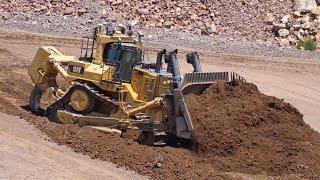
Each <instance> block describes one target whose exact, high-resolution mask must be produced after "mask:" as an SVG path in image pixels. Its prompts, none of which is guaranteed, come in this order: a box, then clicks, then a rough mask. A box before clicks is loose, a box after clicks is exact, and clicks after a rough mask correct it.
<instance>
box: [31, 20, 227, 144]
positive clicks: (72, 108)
mask: <svg viewBox="0 0 320 180" xmlns="http://www.w3.org/2000/svg"><path fill="white" fill-rule="evenodd" d="M131 34H132V33H127V34H126V33H125V30H124V27H123V26H122V25H120V26H119V27H118V30H117V31H115V32H113V33H111V34H110V33H108V30H107V32H106V30H105V28H104V26H102V25H99V26H98V28H97V30H96V33H95V34H94V38H93V39H92V40H91V41H89V39H88V41H87V42H84V43H85V44H87V47H86V48H83V46H82V47H81V50H83V49H85V55H84V56H82V54H83V53H82V52H81V57H80V58H79V59H78V58H76V57H74V56H67V55H64V54H63V53H62V52H61V51H59V50H58V49H56V48H55V47H49V46H48V47H41V48H39V49H38V52H37V54H36V56H35V58H34V60H33V62H32V64H31V65H30V67H29V69H28V72H29V75H30V77H31V79H32V82H33V83H34V84H35V88H34V89H33V91H32V92H31V95H30V99H29V105H30V108H31V110H32V111H34V112H38V111H39V109H40V100H41V98H43V97H45V100H47V101H49V102H50V103H51V105H50V106H49V107H48V108H47V109H46V111H45V112H46V113H45V115H46V116H47V117H48V118H49V120H51V121H56V122H60V123H77V124H79V125H80V126H89V127H92V128H96V129H98V130H100V131H104V132H118V133H120V134H121V135H122V136H123V137H125V138H132V139H135V140H139V141H141V142H143V143H146V144H152V143H153V141H154V136H155V134H156V133H167V134H173V135H175V136H177V137H179V138H185V139H191V133H192V129H193V127H192V122H191V119H190V115H189V112H188V110H187V107H186V106H185V104H184V100H183V96H184V94H185V93H184V92H187V91H188V93H189V92H192V91H193V90H194V89H197V88H196V85H195V84H202V85H200V86H201V87H204V86H203V84H205V85H208V84H211V83H213V82H214V81H216V80H220V79H221V80H227V79H229V78H230V75H229V74H224V75H223V74H221V73H220V74H213V73H211V74H210V73H209V74H207V75H205V74H203V73H200V72H198V73H192V74H189V75H186V77H188V79H186V80H185V81H184V82H182V83H181V77H180V76H179V73H177V68H176V66H175V65H176V64H177V62H176V61H169V60H172V59H173V60H175V59H176V57H175V55H176V53H177V51H173V53H171V54H170V55H168V56H165V60H166V61H168V68H167V71H162V70H159V68H160V67H159V65H160V64H161V66H162V62H161V63H160V61H161V57H162V56H159V57H160V58H158V60H160V61H158V60H157V67H155V69H154V68H152V67H151V66H147V65H148V64H147V63H144V62H142V57H141V54H142V52H143V49H142V42H141V36H139V37H138V40H136V39H135V38H134V37H133V36H132V35H131ZM89 43H93V44H92V46H91V47H88V44H89ZM88 50H91V51H89V54H90V53H91V56H90V55H89V56H88ZM115 52H116V53H115ZM162 53H163V54H164V53H165V50H164V51H163V52H162ZM106 54H107V55H106ZM160 55H162V54H160ZM170 58H171V59H170ZM159 63H160V64H159ZM174 63H176V64H174ZM169 65H170V67H169ZM170 69H172V71H170ZM58 74H59V75H61V77H62V78H63V79H64V81H65V82H67V83H68V84H69V87H68V89H64V90H63V89H62V88H61V87H59V86H58V85H57V75H58ZM199 82H200V83H199ZM180 84H183V87H179V85H180ZM188 86H189V87H191V86H192V88H187V87H188ZM183 88H185V89H186V90H183ZM198 89H199V88H198Z"/></svg>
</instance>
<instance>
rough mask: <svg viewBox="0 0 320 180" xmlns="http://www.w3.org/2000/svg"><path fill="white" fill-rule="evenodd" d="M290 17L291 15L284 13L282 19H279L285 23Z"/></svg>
mask: <svg viewBox="0 0 320 180" xmlns="http://www.w3.org/2000/svg"><path fill="white" fill-rule="evenodd" d="M290 17H291V16H290V15H285V16H283V18H282V19H280V21H281V22H282V23H283V24H286V23H288V22H289V19H290Z"/></svg>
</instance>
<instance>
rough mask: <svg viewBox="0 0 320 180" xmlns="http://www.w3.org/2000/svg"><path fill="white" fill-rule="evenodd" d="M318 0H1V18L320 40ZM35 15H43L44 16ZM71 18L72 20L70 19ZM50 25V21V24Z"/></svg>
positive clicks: (287, 41) (288, 42) (285, 42)
mask: <svg viewBox="0 0 320 180" xmlns="http://www.w3.org/2000/svg"><path fill="white" fill-rule="evenodd" d="M319 2H320V0H291V1H283V0H264V1H258V0H251V1H244V0H234V1H230V0H176V1H172V0H148V1H146V0H145V1H143V0H130V1H129V0H82V1H80V0H39V1H37V0H28V1H25V0H0V21H2V22H4V23H6V22H13V23H15V22H16V21H18V22H19V23H18V24H20V23H21V21H22V23H23V22H25V23H26V24H31V26H35V25H37V26H39V25H40V23H41V25H42V26H45V27H48V28H51V29H53V30H54V29H55V28H56V27H59V26H61V25H65V26H67V27H68V29H69V30H71V31H74V32H75V33H76V32H77V31H78V30H79V29H83V28H87V27H90V28H91V27H92V26H93V25H95V24H97V23H101V22H131V23H133V24H138V25H141V26H144V27H151V28H152V27H156V28H164V29H171V30H173V31H184V32H188V33H192V34H198V35H213V34H217V35H223V36H225V35H226V37H231V36H232V37H247V38H249V39H255V40H257V39H260V40H264V41H271V42H272V41H274V36H276V39H275V40H277V41H278V42H279V44H280V45H281V46H283V47H290V46H296V45H297V43H298V42H299V41H304V40H306V39H312V40H314V41H315V42H318V44H320V7H318V6H317V5H319ZM39 17H43V18H42V19H41V18H39ZM70 20H71V21H70ZM52 24H54V26H51V25H52Z"/></svg>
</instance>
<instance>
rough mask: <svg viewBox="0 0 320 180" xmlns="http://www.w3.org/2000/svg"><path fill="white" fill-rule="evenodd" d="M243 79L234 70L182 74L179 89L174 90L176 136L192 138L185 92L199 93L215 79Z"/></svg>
mask: <svg viewBox="0 0 320 180" xmlns="http://www.w3.org/2000/svg"><path fill="white" fill-rule="evenodd" d="M234 80H241V81H245V79H244V78H243V77H241V76H239V75H238V74H236V73H234V72H213V73H212V72H211V73H200V72H196V73H188V74H186V75H185V76H184V79H183V82H182V84H181V88H180V89H175V90H174V106H175V107H174V109H175V114H176V117H175V127H176V128H175V129H176V136H177V137H180V138H184V139H191V138H192V131H193V124H192V119H191V116H190V113H189V110H188V107H187V105H186V103H185V100H184V97H185V96H186V95H187V94H190V93H192V94H195V95H201V94H202V93H203V91H204V90H205V89H207V88H208V87H209V86H210V85H211V84H213V83H215V82H217V81H234Z"/></svg>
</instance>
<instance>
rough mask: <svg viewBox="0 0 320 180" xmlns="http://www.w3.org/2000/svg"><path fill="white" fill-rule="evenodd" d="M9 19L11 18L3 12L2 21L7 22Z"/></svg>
mask: <svg viewBox="0 0 320 180" xmlns="http://www.w3.org/2000/svg"><path fill="white" fill-rule="evenodd" d="M11 18H12V16H11V14H10V13H9V12H5V13H3V14H2V19H4V20H9V19H11Z"/></svg>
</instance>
